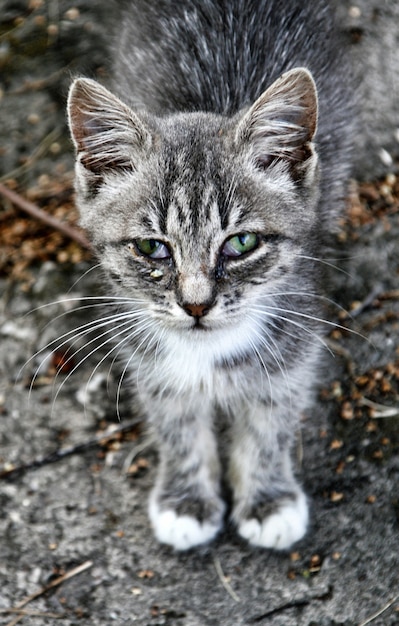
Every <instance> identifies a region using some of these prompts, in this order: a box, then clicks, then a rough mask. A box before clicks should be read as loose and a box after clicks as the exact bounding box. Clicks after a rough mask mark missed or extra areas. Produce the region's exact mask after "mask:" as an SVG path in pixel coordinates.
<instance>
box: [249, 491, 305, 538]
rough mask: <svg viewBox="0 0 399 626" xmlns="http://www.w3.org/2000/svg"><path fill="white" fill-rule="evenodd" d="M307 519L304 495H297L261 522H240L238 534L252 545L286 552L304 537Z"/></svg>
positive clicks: (250, 520) (252, 520)
mask: <svg viewBox="0 0 399 626" xmlns="http://www.w3.org/2000/svg"><path fill="white" fill-rule="evenodd" d="M308 519H309V513H308V505H307V503H306V498H305V495H304V494H303V493H299V494H298V497H297V499H296V500H294V501H292V502H286V503H285V504H282V505H281V507H280V508H279V509H278V510H277V512H276V513H272V514H271V515H269V516H268V517H266V518H265V519H264V520H263V521H262V522H259V521H258V520H256V519H248V520H244V521H242V522H241V523H240V524H239V525H238V532H239V534H240V535H241V537H243V538H244V539H246V540H247V541H248V542H249V543H251V544H252V545H255V546H261V547H263V548H274V549H276V550H286V549H287V548H289V547H290V546H291V545H292V544H293V543H295V542H296V541H299V539H302V537H303V536H304V535H305V533H306V529H307V526H308Z"/></svg>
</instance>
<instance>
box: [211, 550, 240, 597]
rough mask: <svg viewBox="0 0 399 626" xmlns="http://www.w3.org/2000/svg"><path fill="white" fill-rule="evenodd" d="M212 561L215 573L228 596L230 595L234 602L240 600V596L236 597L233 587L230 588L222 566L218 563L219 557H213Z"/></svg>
mask: <svg viewBox="0 0 399 626" xmlns="http://www.w3.org/2000/svg"><path fill="white" fill-rule="evenodd" d="M213 562H214V564H215V569H216V572H217V575H218V576H219V579H220V582H221V583H222V585H223V587H224V588H225V589H226V591H227V593H228V594H229V596H231V597H232V598H233V600H234V601H235V602H240V598H239V597H238V595H237V594H236V592H235V591H234V589H232V588H231V586H230V583H229V581H228V579H227V578H226V576H225V575H224V573H223V570H222V566H221V564H220V561H219V559H218V558H217V557H215V558H214V559H213Z"/></svg>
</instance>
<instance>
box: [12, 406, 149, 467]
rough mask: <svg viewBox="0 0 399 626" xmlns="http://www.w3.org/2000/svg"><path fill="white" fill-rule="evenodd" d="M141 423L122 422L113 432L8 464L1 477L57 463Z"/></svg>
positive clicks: (138, 421) (104, 442) (132, 421)
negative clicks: (26, 460)
mask: <svg viewBox="0 0 399 626" xmlns="http://www.w3.org/2000/svg"><path fill="white" fill-rule="evenodd" d="M140 423H141V420H140V419H139V418H136V419H134V420H131V421H129V422H127V423H125V424H121V425H120V426H117V427H116V428H114V429H113V430H112V432H111V433H109V434H108V435H107V434H102V435H98V436H97V437H94V438H93V439H89V440H88V441H84V442H82V443H78V444H76V445H74V446H69V447H68V448H63V449H60V450H55V451H54V452H51V453H50V454H48V455H46V456H41V457H36V458H35V459H33V460H32V461H29V462H28V463H22V464H21V465H17V466H11V467H7V465H6V466H5V467H4V466H3V469H2V470H1V471H0V479H2V478H10V477H11V476H15V475H17V474H20V473H22V472H26V471H28V470H31V469H37V468H38V467H42V466H43V465H49V464H50V463H57V462H58V461H61V460H62V459H65V458H66V457H68V456H72V455H73V454H78V453H80V452H83V451H86V450H89V449H90V448H94V447H96V446H98V445H104V444H106V443H109V442H111V441H113V440H114V439H117V438H118V437H119V435H121V434H123V433H127V432H130V431H131V430H133V428H135V427H136V426H138V425H139V424H140Z"/></svg>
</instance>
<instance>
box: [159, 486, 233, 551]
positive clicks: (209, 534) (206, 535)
mask: <svg viewBox="0 0 399 626" xmlns="http://www.w3.org/2000/svg"><path fill="white" fill-rule="evenodd" d="M186 504H188V503H186ZM195 505H196V506H195V508H196V509H198V505H199V503H198V502H196V503H195ZM185 508H186V509H187V510H189V508H190V507H189V506H187V507H185ZM207 508H209V506H208V507H207ZM224 510H225V506H224V503H223V502H221V501H218V502H217V506H216V507H215V510H214V511H213V513H212V515H210V516H208V517H203V516H199V517H196V516H194V515H190V514H188V513H181V514H180V513H179V512H177V511H176V510H174V509H173V508H165V507H163V508H161V507H160V506H159V503H158V500H157V498H156V497H155V496H153V497H152V498H151V499H150V505H149V516H150V520H151V524H152V527H153V530H154V534H155V536H156V538H157V539H158V541H159V542H160V543H165V544H167V545H170V546H172V547H173V548H175V550H189V549H190V548H193V547H195V546H199V545H201V544H204V543H208V542H209V541H211V540H212V539H214V538H215V537H216V535H217V534H218V533H219V531H220V530H221V529H222V526H223V517H224Z"/></svg>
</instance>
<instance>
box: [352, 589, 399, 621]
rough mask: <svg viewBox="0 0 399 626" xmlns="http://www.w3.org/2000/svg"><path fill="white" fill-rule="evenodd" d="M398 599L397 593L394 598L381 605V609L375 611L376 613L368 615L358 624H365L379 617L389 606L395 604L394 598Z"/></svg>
mask: <svg viewBox="0 0 399 626" xmlns="http://www.w3.org/2000/svg"><path fill="white" fill-rule="evenodd" d="M398 599H399V593H398V594H397V595H396V596H395V597H394V598H392V600H390V601H389V602H388V603H387V604H386V605H385V606H383V607H382V609H380V610H379V611H377V613H374V614H373V615H371V616H370V617H368V618H367V619H366V620H365V621H364V622H361V623H360V624H359V625H358V626H366V625H367V624H371V622H373V621H374V620H375V619H377V617H380V615H382V614H383V613H385V611H387V610H388V609H390V608H391V606H392V605H393V604H395V602H396V600H398Z"/></svg>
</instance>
